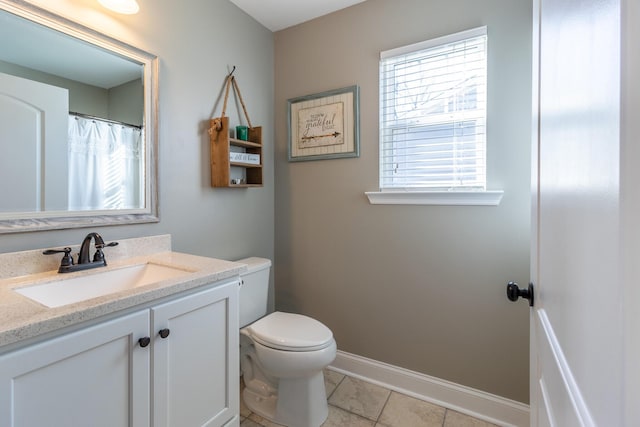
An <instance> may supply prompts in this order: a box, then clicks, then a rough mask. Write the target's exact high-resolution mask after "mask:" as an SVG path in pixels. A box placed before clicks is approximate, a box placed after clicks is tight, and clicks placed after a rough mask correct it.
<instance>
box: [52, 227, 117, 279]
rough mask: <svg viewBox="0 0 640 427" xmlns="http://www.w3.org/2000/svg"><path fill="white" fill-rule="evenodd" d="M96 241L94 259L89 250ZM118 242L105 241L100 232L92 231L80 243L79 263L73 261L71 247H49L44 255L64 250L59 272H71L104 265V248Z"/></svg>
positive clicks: (115, 244) (105, 263) (105, 262)
mask: <svg viewBox="0 0 640 427" xmlns="http://www.w3.org/2000/svg"><path fill="white" fill-rule="evenodd" d="M92 240H93V241H94V246H95V248H96V252H95V253H94V254H93V259H91V258H90V257H89V250H90V248H91V241H92ZM117 245H118V242H111V243H106V244H105V243H104V240H103V239H102V236H100V235H99V234H98V233H95V232H92V233H89V234H87V235H86V236H85V238H84V240H83V241H82V245H80V252H79V253H78V263H77V264H76V263H74V262H73V255H71V248H68V247H67V248H64V249H47V250H46V251H44V252H42V253H43V254H44V255H53V254H59V253H63V252H64V256H63V257H62V260H61V262H60V268H58V273H71V272H72V271H81V270H88V269H90V268H97V267H104V266H105V265H107V261H106V260H105V259H104V253H103V252H102V249H103V248H105V247H108V246H117Z"/></svg>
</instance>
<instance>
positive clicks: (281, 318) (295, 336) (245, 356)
mask: <svg viewBox="0 0 640 427" xmlns="http://www.w3.org/2000/svg"><path fill="white" fill-rule="evenodd" d="M237 262H239V263H243V264H247V265H248V266H249V270H248V271H247V272H246V273H245V274H244V275H242V284H241V285H240V369H241V371H242V374H243V376H244V383H245V389H244V392H243V393H242V398H243V399H244V403H245V405H246V406H247V407H248V408H249V409H250V410H251V411H252V412H255V413H256V414H258V415H260V416H261V417H263V418H266V419H268V420H270V421H273V422H275V423H278V424H282V425H285V426H290V427H317V426H319V425H321V424H322V423H323V422H324V421H325V420H326V418H327V414H328V409H327V397H326V393H325V388H324V376H323V374H322V370H323V369H324V368H326V367H327V366H328V365H329V364H330V363H331V362H332V361H333V359H335V357H336V342H335V340H334V339H333V334H332V333H331V330H330V329H329V328H327V327H326V326H325V325H323V324H322V323H320V322H318V321H317V320H315V319H312V318H310V317H307V316H303V315H300V314H292V313H283V312H277V311H276V312H274V313H271V314H269V315H266V314H267V295H268V288H269V270H270V268H271V261H269V260H268V259H264V258H246V259H242V260H239V261H237ZM265 315H266V316H265Z"/></svg>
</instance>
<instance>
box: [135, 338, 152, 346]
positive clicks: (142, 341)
mask: <svg viewBox="0 0 640 427" xmlns="http://www.w3.org/2000/svg"><path fill="white" fill-rule="evenodd" d="M150 343H151V338H149V337H143V338H140V339H139V340H138V344H140V347H146V346H148V345H149V344H150Z"/></svg>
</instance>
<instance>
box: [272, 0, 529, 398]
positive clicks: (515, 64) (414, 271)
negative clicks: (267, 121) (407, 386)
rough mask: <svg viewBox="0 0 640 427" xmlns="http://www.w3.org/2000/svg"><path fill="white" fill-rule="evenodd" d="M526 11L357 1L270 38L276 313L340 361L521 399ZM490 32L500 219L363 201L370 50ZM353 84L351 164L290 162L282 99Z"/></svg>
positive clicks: (491, 169)
mask: <svg viewBox="0 0 640 427" xmlns="http://www.w3.org/2000/svg"><path fill="white" fill-rule="evenodd" d="M530 3H531V2H530V1H529V0H483V1H477V0H396V1H393V2H392V1H389V0H368V1H366V2H364V3H361V4H359V5H356V6H353V7H351V8H349V9H345V10H343V11H339V12H336V13H334V14H331V15H327V16H325V17H322V18H319V19H316V20H313V21H310V22H307V23H304V24H302V25H299V26H296V27H293V28H290V29H286V30H282V31H279V32H277V33H276V34H275V77H276V80H275V111H276V117H275V120H276V122H275V123H276V128H275V134H276V182H277V183H278V186H277V189H276V236H277V238H276V262H275V271H276V307H277V308H278V309H280V310H290V311H294V312H300V313H304V314H308V315H311V316H314V317H316V318H317V319H319V320H321V321H322V322H324V323H325V324H327V325H328V326H329V327H330V328H331V329H332V330H333V332H334V335H335V338H336V341H337V343H338V349H339V350H343V351H346V352H350V353H354V354H357V355H360V356H365V357H368V358H372V359H375V360H378V361H382V362H386V363H390V364H392V365H396V366H400V367H403V368H407V369H410V370H414V371H417V372H421V373H424V374H428V375H432V376H435V377H439V378H442V379H445V380H449V381H453V382H455V383H459V384H463V385H466V386H470V387H474V388H477V389H480V390H484V391H487V392H490V393H494V394H497V395H501V396H504V397H507V398H511V399H514V400H517V401H522V402H528V394H529V390H528V375H529V370H528V339H529V334H528V332H529V323H528V314H529V310H528V307H527V306H526V304H524V303H518V304H513V303H509V302H508V301H507V299H506V297H505V286H506V283H507V282H508V281H509V280H516V281H518V282H520V283H521V284H526V283H527V281H528V279H529V219H530V213H529V209H530V203H529V182H530V129H531V126H530V116H531V113H530V111H531V95H530V92H531V71H530V68H531V60H530V58H531V4H530ZM482 25H487V26H488V34H489V78H488V85H489V92H488V127H487V132H488V183H489V184H488V187H489V189H502V190H504V192H505V194H504V198H503V200H502V203H501V204H500V206H498V207H471V206H462V207H451V206H380V205H376V206H374V205H370V204H369V203H368V201H367V198H366V197H365V195H364V192H365V191H371V190H377V187H378V59H379V52H380V51H382V50H386V49H390V48H394V47H398V46H402V45H406V44H410V43H415V42H419V41H422V40H427V39H431V38H435V37H438V36H441V35H446V34H450V33H454V32H458V31H462V30H466V29H469V28H474V27H478V26H482ZM353 84H357V85H359V86H360V90H361V101H360V109H361V128H360V130H361V156H360V158H357V159H339V160H322V161H313V162H300V163H288V162H287V128H286V123H287V121H286V100H287V99H289V98H293V97H297V96H302V95H308V94H313V93H318V92H322V91H326V90H330V89H336V88H340V87H345V86H349V85H353Z"/></svg>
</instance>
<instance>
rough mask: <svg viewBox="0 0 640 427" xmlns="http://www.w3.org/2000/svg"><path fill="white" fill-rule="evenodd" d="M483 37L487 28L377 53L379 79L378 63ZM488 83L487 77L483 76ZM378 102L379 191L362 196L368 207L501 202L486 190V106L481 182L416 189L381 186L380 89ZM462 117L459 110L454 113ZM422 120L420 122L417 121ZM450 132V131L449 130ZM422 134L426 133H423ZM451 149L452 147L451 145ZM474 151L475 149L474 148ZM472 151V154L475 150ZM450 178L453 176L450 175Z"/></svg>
mask: <svg viewBox="0 0 640 427" xmlns="http://www.w3.org/2000/svg"><path fill="white" fill-rule="evenodd" d="M482 36H485V37H486V36H487V27H486V26H483V27H478V28H474V29H471V30H466V31H462V32H459V33H455V34H451V35H447V36H443V37H438V38H435V39H431V40H426V41H423V42H419V43H414V44H411V45H407V46H402V47H399V48H395V49H391V50H387V51H383V52H381V53H380V60H381V63H380V64H381V65H380V78H381V79H382V78H383V76H384V74H383V73H384V71H383V69H382V66H383V63H382V61H383V60H385V59H387V58H394V57H398V56H403V55H407V54H411V53H413V52H419V51H423V50H427V49H433V48H437V47H444V46H446V45H448V44H451V43H455V42H460V41H463V40H467V39H472V38H477V37H482ZM487 51H488V49H485V59H484V60H485V63H488V52H487ZM487 69H488V66H487ZM486 78H487V80H488V73H487V76H486ZM380 87H382V80H381V83H380ZM486 89H487V84H486V80H485V94H484V96H485V99H486ZM380 92H381V93H380V100H379V114H380V140H379V150H380V154H379V156H380V157H379V159H380V160H379V162H380V163H379V166H378V167H379V169H378V173H379V188H380V190H379V191H372V192H366V193H365V194H366V195H367V197H368V198H369V201H370V203H371V204H436V205H493V206H495V205H498V204H499V203H500V201H501V199H502V195H503V192H502V191H500V190H487V189H486V186H487V157H486V143H487V137H486V134H487V133H486V123H487V109H486V102H485V105H484V116H483V117H481V118H480V120H481V126H483V127H484V141H483V146H482V147H480V148H481V150H484V151H482V152H481V154H483V155H484V157H483V160H484V164H483V165H482V166H481V168H482V172H483V174H484V181H483V182H482V181H476V185H475V186H462V185H455V184H452V185H443V186H441V187H438V186H437V185H427V186H420V185H416V183H415V182H414V183H409V184H408V185H407V186H395V187H393V186H387V187H385V186H384V183H383V180H384V177H383V172H384V171H383V168H384V166H385V158H384V153H383V150H384V149H385V147H384V144H383V143H384V138H385V136H384V135H383V126H382V121H383V114H384V110H385V105H384V103H385V101H386V100H385V99H383V94H382V89H381V90H380ZM456 111H458V112H459V113H461V115H462V116H464V113H465V112H464V111H463V109H460V110H456ZM424 119H426V120H425V124H424V125H423V126H416V127H417V128H419V127H425V128H426V127H428V126H429V123H428V122H429V121H431V120H430V119H433V116H432V115H430V116H428V117H426V118H424ZM420 120H423V119H420ZM386 129H387V131H388V132H389V131H393V129H394V127H393V126H392V125H390V126H388V127H387V128H386ZM452 129H453V127H452ZM425 131H426V129H425ZM452 145H453V143H452ZM475 148H477V146H476V147H475ZM475 148H474V150H475ZM452 176H453V175H452ZM477 182H480V183H481V184H482V185H477Z"/></svg>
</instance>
